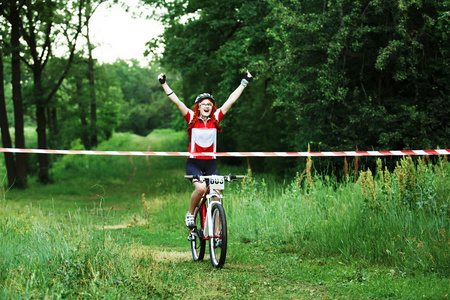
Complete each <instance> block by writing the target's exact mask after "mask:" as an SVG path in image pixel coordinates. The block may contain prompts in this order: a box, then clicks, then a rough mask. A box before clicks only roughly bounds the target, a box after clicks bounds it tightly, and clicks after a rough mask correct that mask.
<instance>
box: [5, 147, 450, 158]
mask: <svg viewBox="0 0 450 300" xmlns="http://www.w3.org/2000/svg"><path fill="white" fill-rule="evenodd" d="M0 152H8V153H37V154H82V155H126V156H191V155H195V156H214V155H215V156H227V157H308V156H321V157H332V156H405V155H448V154H450V149H437V150H398V151H339V152H215V153H212V152H203V153H190V152H148V151H147V152H144V151H99V150H96V151H94V150H52V149H20V148H0Z"/></svg>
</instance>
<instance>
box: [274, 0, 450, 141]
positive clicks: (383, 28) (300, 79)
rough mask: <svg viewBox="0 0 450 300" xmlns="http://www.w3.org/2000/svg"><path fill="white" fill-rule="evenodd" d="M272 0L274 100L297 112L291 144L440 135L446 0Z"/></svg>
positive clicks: (444, 84)
mask: <svg viewBox="0 0 450 300" xmlns="http://www.w3.org/2000/svg"><path fill="white" fill-rule="evenodd" d="M270 2H271V4H272V6H273V7H274V10H273V11H272V14H271V17H270V18H271V19H272V20H273V24H276V25H275V26H273V27H272V28H271V30H270V34H271V36H272V37H273V40H274V41H276V44H275V45H274V47H272V48H271V57H272V60H271V61H270V63H269V66H270V68H271V69H272V73H273V74H274V78H275V80H274V82H273V83H274V85H273V86H272V87H273V90H274V92H276V95H277V100H276V102H275V105H280V106H282V105H285V106H286V107H289V108H290V109H289V112H288V111H286V112H285V114H286V115H288V114H292V112H294V113H295V115H296V116H297V118H296V121H295V122H293V123H291V124H292V125H293V126H292V127H291V130H290V132H291V134H290V136H291V138H290V139H289V140H291V141H292V143H293V144H294V145H296V146H297V147H299V148H300V147H305V145H306V144H307V143H309V142H311V141H314V142H315V143H316V144H318V143H320V149H323V150H325V149H326V150H338V149H340V150H344V149H346V150H349V149H354V147H355V146H356V145H358V146H359V148H360V149H361V148H365V149H371V148H377V149H380V150H383V149H389V150H390V149H404V148H421V149H423V148H430V147H436V146H437V145H439V144H442V143H445V138H444V137H445V136H447V135H448V133H449V127H448V125H444V124H448V121H449V117H448V114H442V113H441V110H440V109H439V108H438V107H442V105H444V103H446V102H448V100H449V96H448V95H449V94H448V91H449V87H450V86H449V84H448V82H449V81H448V79H449V75H450V74H449V69H448V61H449V56H448V52H446V50H444V49H448V20H449V17H448V11H447V10H446V7H448V3H449V1H438V2H435V1H408V2H404V1H400V2H399V1H356V2H355V1H336V2H331V1H330V2H326V5H323V3H319V2H317V1H303V2H301V3H300V2H292V1H270ZM286 74H289V80H285V78H284V77H285V75H286ZM293 82H295V84H294V83H293ZM294 129H297V130H294ZM298 129H300V130H298ZM298 131H300V132H302V134H301V135H297V134H296V133H294V132H298Z"/></svg>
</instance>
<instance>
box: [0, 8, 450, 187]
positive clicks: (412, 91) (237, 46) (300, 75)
mask: <svg viewBox="0 0 450 300" xmlns="http://www.w3.org/2000/svg"><path fill="white" fill-rule="evenodd" d="M104 2H107V1H104V0H52V1H43V0H17V1H7V2H2V4H0V34H1V39H2V40H1V52H0V76H1V78H0V79H1V80H0V82H2V84H1V86H0V126H1V130H2V131H1V136H2V145H3V147H6V148H9V147H17V148H42V149H45V148H53V149H93V148H95V147H96V146H97V145H98V143H99V142H100V141H104V140H107V139H109V138H110V137H111V136H112V135H113V134H114V132H133V133H135V134H139V135H147V134H149V133H150V132H151V131H152V130H154V129H160V128H173V129H175V130H180V131H181V130H184V129H185V124H184V120H183V119H182V117H181V116H180V115H179V112H178V111H176V109H175V107H173V106H172V105H171V103H170V102H169V100H168V99H167V97H166V96H165V94H164V93H163V92H162V90H161V87H160V84H159V82H158V81H157V80H156V78H157V75H158V73H160V72H165V73H166V74H167V77H168V82H169V84H170V85H171V87H172V88H173V89H174V90H175V91H176V92H177V95H178V96H179V97H180V99H182V100H183V101H184V102H185V103H187V104H188V106H189V105H190V104H192V103H193V100H194V99H195V96H196V95H198V94H199V93H201V92H210V93H212V94H213V95H214V96H215V98H216V99H217V100H218V105H220V104H222V103H223V102H224V101H225V100H226V98H227V96H228V95H229V93H230V92H231V91H232V90H233V89H234V88H235V87H236V86H237V85H238V84H239V81H240V79H241V76H242V75H243V73H244V72H245V70H246V69H248V70H250V71H251V72H252V74H253V75H254V77H255V80H254V81H252V82H251V84H250V85H249V87H248V88H247V90H246V91H245V93H244V94H243V95H242V97H241V99H239V103H238V104H237V105H235V106H234V107H233V109H232V113H230V114H229V115H227V118H226V119H224V121H223V124H222V127H223V128H224V131H223V132H222V133H221V134H220V135H219V150H220V151H306V150H311V151H335V150H337V151H346V150H355V149H359V150H372V149H373V150H402V149H434V148H437V147H448V137H449V136H450V127H449V124H450V122H449V120H450V114H448V104H449V103H450V102H449V95H450V93H449V92H450V80H449V79H450V73H449V72H450V71H449V70H450V68H449V63H450V60H449V58H450V53H449V49H450V45H449V42H450V41H449V32H450V1H446V0H445V1H431V0H409V1H406V0H400V1H399V0H396V1H394V0H384V1H383V0H372V1H369V0H366V1H353V0H352V1H350V0H336V1H327V0H325V1H306V0H305V1H295V0H291V1H283V0H282V1H273V0H260V1H243V0H229V1H214V0H204V1H199V0H197V1H193V0H191V1H188V0H174V1H170V2H167V1H162V0H161V1H159V0H142V1H141V2H140V5H142V7H152V8H153V9H154V11H155V13H154V14H153V15H152V16H151V17H153V18H157V19H158V20H159V21H160V22H162V24H163V25H164V33H163V34H162V35H161V36H159V37H158V38H155V39H153V40H151V41H149V42H148V44H147V46H148V47H147V51H146V54H147V55H149V56H151V57H152V58H153V61H152V63H151V65H150V66H142V65H140V64H139V62H138V61H136V60H131V61H123V60H118V61H116V62H115V63H102V64H101V63H99V62H98V61H97V60H96V58H95V57H93V55H92V50H93V47H94V45H93V43H92V42H91V40H90V31H89V29H90V27H89V21H90V18H91V17H92V16H93V14H94V13H95V10H96V8H97V7H98V5H100V4H102V3H104ZM108 3H109V4H111V5H122V6H124V9H127V7H126V1H123V2H120V1H117V0H114V1H109V2H108ZM145 30H146V29H145V28H142V31H145ZM133 34H136V35H138V34H140V33H139V32H135V33H133ZM81 45H82V46H81ZM55 49H59V50H61V49H66V51H63V52H62V53H65V55H63V56H58V55H56V54H55ZM160 49H163V51H162V52H161V51H160ZM58 53H61V52H60V51H58ZM12 128H13V129H14V130H11V129H12ZM29 128H31V129H32V130H35V129H36V131H37V137H38V138H37V140H36V144H28V145H25V140H26V139H25V135H26V132H27V130H28V129H29ZM186 143H187V140H186ZM111 150H114V149H111ZM129 150H133V149H129ZM167 150H168V151H170V150H171V149H167ZM55 159H58V158H57V157H55V156H48V155H35V156H32V155H24V154H15V155H14V154H8V153H5V166H6V169H7V173H8V184H9V185H12V183H14V186H16V187H26V186H27V182H28V176H30V175H33V176H34V175H37V177H38V179H39V181H40V182H42V183H48V182H51V181H53V180H57V178H52V176H51V172H50V170H51V167H52V164H53V162H54V160H55ZM223 161H224V162H226V163H229V164H236V163H238V164H242V163H243V161H242V160H240V159H228V160H225V159H224V160H223ZM303 163H304V161H301V160H298V159H296V160H289V159H277V160H273V159H266V160H264V159H258V161H257V162H256V163H255V162H254V161H251V164H252V167H253V169H254V170H258V171H262V172H275V173H278V174H282V175H285V176H291V177H292V176H293V175H295V172H296V171H298V170H299V168H298V164H303ZM343 163H344V162H343V161H342V159H340V160H339V161H337V160H332V159H329V160H327V159H320V160H317V161H315V168H316V169H318V170H320V171H322V172H324V173H325V172H328V173H333V172H335V173H339V172H343V167H342V165H343ZM361 163H363V164H364V160H360V164H361ZM389 163H391V164H393V162H389V161H387V162H386V164H387V165H388V166H389ZM367 164H375V161H373V162H370V161H367ZM302 169H303V168H302ZM341 170H342V171H341Z"/></svg>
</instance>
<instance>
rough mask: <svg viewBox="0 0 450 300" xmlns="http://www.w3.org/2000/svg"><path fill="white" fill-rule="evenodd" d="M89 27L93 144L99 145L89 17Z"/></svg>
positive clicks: (87, 23) (89, 74)
mask: <svg viewBox="0 0 450 300" xmlns="http://www.w3.org/2000/svg"><path fill="white" fill-rule="evenodd" d="M86 28H87V34H86V39H87V46H88V53H89V59H88V79H89V96H90V97H91V146H92V147H97V145H98V138H97V99H96V95H95V77H94V59H93V58H92V44H91V39H90V37H89V18H88V19H87V22H86Z"/></svg>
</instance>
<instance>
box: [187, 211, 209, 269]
mask: <svg viewBox="0 0 450 300" xmlns="http://www.w3.org/2000/svg"><path fill="white" fill-rule="evenodd" d="M203 209H204V207H202V208H200V209H199V211H198V213H197V216H196V218H195V228H194V229H192V230H191V234H190V240H191V251H192V258H193V259H194V261H202V260H203V257H204V256H205V248H206V240H205V239H203V232H204V231H203V218H202V216H203Z"/></svg>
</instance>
